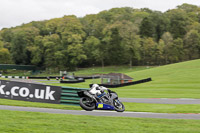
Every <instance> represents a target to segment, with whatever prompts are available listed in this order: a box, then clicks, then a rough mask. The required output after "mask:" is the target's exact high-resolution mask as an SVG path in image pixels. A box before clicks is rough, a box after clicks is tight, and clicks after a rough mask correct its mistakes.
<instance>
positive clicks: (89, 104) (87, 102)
mask: <svg viewBox="0 0 200 133" xmlns="http://www.w3.org/2000/svg"><path fill="white" fill-rule="evenodd" d="M80 106H81V108H83V109H84V110H86V111H92V110H94V109H95V103H94V101H93V100H92V99H91V98H89V97H82V98H81V99H80Z"/></svg>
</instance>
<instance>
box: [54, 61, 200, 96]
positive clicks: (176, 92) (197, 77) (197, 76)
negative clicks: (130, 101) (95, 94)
mask: <svg viewBox="0 0 200 133" xmlns="http://www.w3.org/2000/svg"><path fill="white" fill-rule="evenodd" d="M88 71H89V70H88ZM119 72H120V71H119ZM124 72H125V71H124ZM126 74H127V75H129V76H131V77H133V78H134V80H140V79H144V78H148V77H151V78H152V80H153V81H151V82H148V83H143V84H138V85H132V86H126V87H120V88H115V89H112V90H114V91H116V92H117V93H118V94H119V97H129V98H131V97H132V98H200V59H198V60H192V61H186V62H181V63H176V64H171V65H165V66H160V67H156V68H151V69H146V70H140V71H132V72H126ZM94 81H95V80H86V82H84V83H78V84H52V85H58V86H72V87H80V88H88V87H89V84H91V83H95V82H94ZM98 82H99V81H97V83H98Z"/></svg>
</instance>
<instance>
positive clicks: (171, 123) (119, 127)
mask: <svg viewBox="0 0 200 133" xmlns="http://www.w3.org/2000/svg"><path fill="white" fill-rule="evenodd" d="M0 117H1V119H0V132H2V133H13V132H14V133H69V132H70V133H80V132H81V133H109V132H110V133H111V132H112V133H199V132H200V126H199V125H200V121H199V120H169V119H150V118H148V119H144V118H126V117H96V116H77V115H64V114H48V113H34V112H18V111H4V110H0Z"/></svg>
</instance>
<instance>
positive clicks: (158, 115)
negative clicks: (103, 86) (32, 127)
mask: <svg viewBox="0 0 200 133" xmlns="http://www.w3.org/2000/svg"><path fill="white" fill-rule="evenodd" d="M0 110H12V111H29V112H42V113H52V114H72V115H89V116H111V117H134V118H163V119H196V120H200V114H168V113H147V112H123V113H119V112H115V111H83V110H62V109H48V108H35V107H18V106H7V105H0Z"/></svg>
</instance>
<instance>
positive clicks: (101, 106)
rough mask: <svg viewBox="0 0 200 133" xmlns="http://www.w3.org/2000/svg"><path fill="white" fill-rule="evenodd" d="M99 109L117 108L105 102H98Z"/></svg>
mask: <svg viewBox="0 0 200 133" xmlns="http://www.w3.org/2000/svg"><path fill="white" fill-rule="evenodd" d="M97 109H101V110H115V108H114V107H113V106H111V105H108V104H103V103H97Z"/></svg>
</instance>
